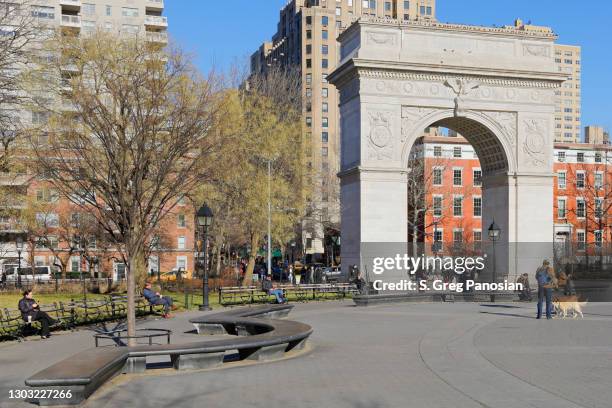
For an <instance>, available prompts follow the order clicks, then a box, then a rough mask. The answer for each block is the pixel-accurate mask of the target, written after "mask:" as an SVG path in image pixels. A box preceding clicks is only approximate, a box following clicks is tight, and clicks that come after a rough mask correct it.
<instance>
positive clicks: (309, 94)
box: [306, 88, 312, 98]
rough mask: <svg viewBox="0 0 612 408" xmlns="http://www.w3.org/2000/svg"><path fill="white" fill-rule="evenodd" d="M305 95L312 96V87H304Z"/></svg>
mask: <svg viewBox="0 0 612 408" xmlns="http://www.w3.org/2000/svg"><path fill="white" fill-rule="evenodd" d="M306 97H307V98H312V88H306Z"/></svg>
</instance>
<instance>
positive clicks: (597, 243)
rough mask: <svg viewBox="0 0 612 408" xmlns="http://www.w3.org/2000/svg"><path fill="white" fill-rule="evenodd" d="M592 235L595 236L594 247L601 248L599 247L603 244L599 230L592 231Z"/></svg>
mask: <svg viewBox="0 0 612 408" xmlns="http://www.w3.org/2000/svg"><path fill="white" fill-rule="evenodd" d="M593 235H595V246H596V247H597V248H601V245H602V244H603V234H602V232H601V231H600V230H597V231H594V232H593Z"/></svg>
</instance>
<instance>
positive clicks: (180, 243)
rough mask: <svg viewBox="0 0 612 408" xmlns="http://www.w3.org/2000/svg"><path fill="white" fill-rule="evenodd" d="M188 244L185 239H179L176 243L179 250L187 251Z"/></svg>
mask: <svg viewBox="0 0 612 408" xmlns="http://www.w3.org/2000/svg"><path fill="white" fill-rule="evenodd" d="M186 244H187V240H186V239H185V237H178V238H177V243H176V248H177V249H185V246H186Z"/></svg>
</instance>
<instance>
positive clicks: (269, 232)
mask: <svg viewBox="0 0 612 408" xmlns="http://www.w3.org/2000/svg"><path fill="white" fill-rule="evenodd" d="M271 275H272V160H268V276H271ZM281 275H282V273H281Z"/></svg>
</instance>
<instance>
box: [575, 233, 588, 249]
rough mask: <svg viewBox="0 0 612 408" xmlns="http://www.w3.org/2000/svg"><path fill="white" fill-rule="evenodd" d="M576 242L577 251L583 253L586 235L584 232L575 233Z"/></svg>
mask: <svg viewBox="0 0 612 408" xmlns="http://www.w3.org/2000/svg"><path fill="white" fill-rule="evenodd" d="M576 242H577V243H578V249H579V250H582V251H584V248H585V247H586V233H585V232H584V230H578V231H576Z"/></svg>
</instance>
